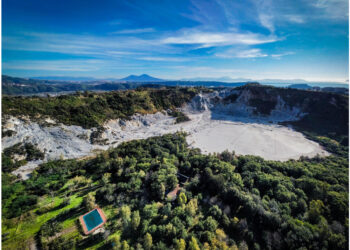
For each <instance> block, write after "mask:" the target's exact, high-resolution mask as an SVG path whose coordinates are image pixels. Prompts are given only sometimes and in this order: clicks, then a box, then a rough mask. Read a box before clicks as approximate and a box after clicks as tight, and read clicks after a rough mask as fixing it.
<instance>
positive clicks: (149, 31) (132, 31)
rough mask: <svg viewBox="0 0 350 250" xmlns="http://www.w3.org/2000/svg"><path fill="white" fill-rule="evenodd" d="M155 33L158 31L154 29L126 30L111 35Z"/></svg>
mask: <svg viewBox="0 0 350 250" xmlns="http://www.w3.org/2000/svg"><path fill="white" fill-rule="evenodd" d="M155 31H156V30H155V29H154V28H142V29H124V30H118V31H113V32H111V33H110V34H120V35H129V34H142V33H152V32H155Z"/></svg>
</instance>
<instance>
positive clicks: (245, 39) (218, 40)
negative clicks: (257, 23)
mask: <svg viewBox="0 0 350 250" xmlns="http://www.w3.org/2000/svg"><path fill="white" fill-rule="evenodd" d="M279 39H280V38H277V37H276V36H264V35H261V34H257V33H238V32H236V33H233V32H201V31H195V30H186V31H183V32H182V33H181V34H179V35H177V36H169V37H166V38H163V39H162V40H161V43H163V44H184V45H186V44H187V45H201V47H203V48H205V47H211V46H227V45H242V44H244V45H257V44H264V43H272V42H276V41H278V40H279Z"/></svg>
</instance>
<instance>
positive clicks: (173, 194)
mask: <svg viewBox="0 0 350 250" xmlns="http://www.w3.org/2000/svg"><path fill="white" fill-rule="evenodd" d="M180 190H181V187H180V185H179V184H177V185H176V187H175V188H174V189H173V190H172V191H170V192H169V193H168V194H167V199H169V200H171V201H173V200H175V199H176V196H177V194H178V192H179V191H180Z"/></svg>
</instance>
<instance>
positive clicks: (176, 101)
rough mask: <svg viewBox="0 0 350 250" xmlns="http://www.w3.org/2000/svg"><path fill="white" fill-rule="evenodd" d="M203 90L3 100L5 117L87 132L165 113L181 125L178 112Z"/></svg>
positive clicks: (140, 90) (115, 92) (131, 92)
mask: <svg viewBox="0 0 350 250" xmlns="http://www.w3.org/2000/svg"><path fill="white" fill-rule="evenodd" d="M200 90H201V89H200V88H176V87H173V88H171V87H169V88H160V89H152V88H138V89H136V90H128V91H113V92H107V93H92V92H84V93H76V94H74V95H62V96H57V97H9V96H5V97H3V98H2V112H3V116H4V115H14V116H18V115H25V116H29V117H31V118H32V119H35V118H44V117H51V118H53V119H55V120H57V121H58V122H61V123H63V124H66V125H79V126H82V127H84V128H92V127H98V126H101V125H102V124H103V123H104V122H105V121H107V120H109V119H117V118H121V119H129V118H130V116H132V115H134V114H135V113H140V114H148V113H155V112H158V111H163V110H168V109H170V110H174V112H170V113H171V114H173V115H174V116H175V117H179V121H184V120H186V119H184V118H183V115H180V114H179V112H175V109H176V108H179V107H181V106H182V105H184V104H185V103H187V102H189V101H190V100H191V99H192V98H193V97H194V96H195V95H196V94H197V93H198V92H199V91H200Z"/></svg>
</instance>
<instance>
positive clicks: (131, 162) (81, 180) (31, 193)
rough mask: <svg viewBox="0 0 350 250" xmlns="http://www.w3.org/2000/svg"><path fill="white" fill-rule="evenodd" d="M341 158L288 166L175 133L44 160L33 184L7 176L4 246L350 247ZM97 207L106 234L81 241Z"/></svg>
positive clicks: (344, 166)
mask: <svg viewBox="0 0 350 250" xmlns="http://www.w3.org/2000/svg"><path fill="white" fill-rule="evenodd" d="M337 145H338V146H339V148H338V151H339V152H340V151H346V150H347V147H343V146H341V145H340V144H337ZM341 155H345V154H344V153H343V154H340V155H337V154H334V155H332V156H329V157H327V158H319V157H315V158H313V159H308V158H305V157H304V158H301V159H300V160H298V161H296V160H289V161H287V162H277V161H266V160H264V159H262V158H260V157H253V156H237V155H235V153H234V152H228V151H225V152H222V153H220V154H214V155H203V154H201V153H200V151H199V150H198V149H190V148H189V147H188V145H187V143H186V134H184V133H176V134H168V135H164V136H161V137H153V138H149V139H146V140H135V141H130V142H126V143H123V144H121V145H120V146H118V147H117V148H115V149H111V150H108V151H106V152H103V153H101V154H99V155H98V156H97V157H95V158H92V159H86V160H59V161H52V162H48V163H45V164H42V165H41V166H40V167H39V168H37V169H36V170H35V171H34V172H33V175H32V177H31V178H30V179H28V180H27V181H19V180H18V179H16V177H14V176H12V175H10V174H8V173H5V172H3V173H2V180H3V184H2V194H3V196H2V199H3V200H2V203H3V208H2V213H3V214H2V218H3V222H2V230H3V248H4V249H25V247H26V246H28V245H30V244H32V243H33V242H36V245H37V247H39V249H86V248H90V249H191V250H192V249H347V247H348V237H347V235H348V159H347V157H345V156H341ZM179 174H181V175H184V176H187V177H188V179H187V180H182V179H180V178H179ZM177 184H180V187H181V190H180V192H179V193H178V194H177V196H176V198H175V199H170V198H169V197H168V195H167V194H168V193H169V192H170V191H172V190H173V189H174V188H175V187H176V186H177ZM95 205H98V206H99V207H100V208H102V209H103V211H104V212H105V214H106V216H107V223H106V224H105V226H104V227H105V232H104V233H98V234H94V235H89V236H84V235H83V233H82V229H81V226H80V224H79V222H78V217H79V216H80V215H82V214H84V213H85V212H87V211H89V210H90V209H91V208H93V207H94V206H95Z"/></svg>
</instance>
